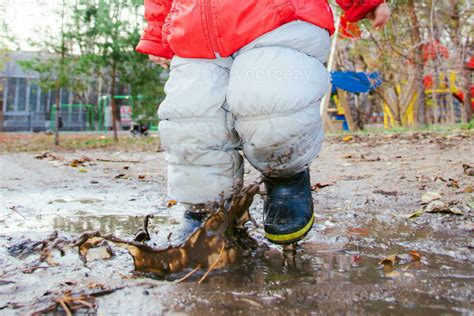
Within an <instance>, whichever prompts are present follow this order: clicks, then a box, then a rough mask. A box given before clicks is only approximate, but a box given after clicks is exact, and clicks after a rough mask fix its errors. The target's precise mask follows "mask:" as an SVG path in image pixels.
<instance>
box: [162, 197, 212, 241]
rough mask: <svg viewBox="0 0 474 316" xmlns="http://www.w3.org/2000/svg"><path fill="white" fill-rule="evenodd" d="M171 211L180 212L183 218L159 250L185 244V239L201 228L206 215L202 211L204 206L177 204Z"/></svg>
mask: <svg viewBox="0 0 474 316" xmlns="http://www.w3.org/2000/svg"><path fill="white" fill-rule="evenodd" d="M172 211H173V212H174V211H176V212H182V213H183V217H182V218H181V220H180V224H179V225H178V226H177V227H176V229H174V230H173V231H172V232H171V234H170V236H169V237H168V240H167V241H165V242H163V243H162V245H160V247H159V248H166V247H168V246H170V245H172V246H176V245H180V244H182V243H183V242H185V241H186V239H188V237H189V236H191V234H192V233H193V232H194V231H195V230H196V229H197V228H199V226H201V224H202V223H203V222H204V220H205V219H206V217H207V215H208V213H207V212H206V211H205V209H204V204H202V205H201V204H199V205H192V204H185V203H178V204H177V205H175V206H173V210H172Z"/></svg>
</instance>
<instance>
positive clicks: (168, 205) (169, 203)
mask: <svg viewBox="0 0 474 316" xmlns="http://www.w3.org/2000/svg"><path fill="white" fill-rule="evenodd" d="M177 203H178V202H177V201H176V200H169V201H168V204H167V205H166V207H168V208H170V207H173V206H174V205H176V204H177Z"/></svg>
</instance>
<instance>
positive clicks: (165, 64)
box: [148, 55, 170, 69]
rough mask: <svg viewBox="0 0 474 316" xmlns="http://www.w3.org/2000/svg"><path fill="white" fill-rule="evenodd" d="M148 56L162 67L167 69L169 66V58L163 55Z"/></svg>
mask: <svg viewBox="0 0 474 316" xmlns="http://www.w3.org/2000/svg"><path fill="white" fill-rule="evenodd" d="M148 58H149V59H150V60H151V61H152V62H154V63H155V64H157V65H160V66H161V67H163V68H164V69H168V68H169V67H170V60H169V59H166V58H164V57H158V56H153V55H148Z"/></svg>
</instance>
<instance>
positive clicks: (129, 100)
mask: <svg viewBox="0 0 474 316" xmlns="http://www.w3.org/2000/svg"><path fill="white" fill-rule="evenodd" d="M110 99H111V98H110V96H102V97H100V98H99V106H98V113H99V115H98V125H99V130H100V131H103V132H106V131H107V130H109V129H111V128H112V105H111V102H110ZM114 99H115V102H116V105H117V107H119V108H120V123H121V125H122V128H123V129H130V128H131V127H132V125H133V124H134V118H135V114H136V113H134V110H135V109H136V107H137V106H138V104H139V103H140V102H141V101H142V100H143V96H141V95H138V96H136V97H134V96H131V95H114ZM157 129H158V125H157V122H151V124H150V130H157Z"/></svg>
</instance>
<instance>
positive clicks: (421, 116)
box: [402, 0, 426, 126]
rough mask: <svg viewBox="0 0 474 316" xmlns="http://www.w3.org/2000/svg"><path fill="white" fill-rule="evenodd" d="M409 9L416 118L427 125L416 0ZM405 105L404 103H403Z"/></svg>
mask: <svg viewBox="0 0 474 316" xmlns="http://www.w3.org/2000/svg"><path fill="white" fill-rule="evenodd" d="M407 5H408V10H409V14H410V18H411V23H412V24H413V33H412V38H413V42H414V44H415V45H417V47H416V49H414V50H413V61H414V63H415V82H416V85H417V86H416V94H417V107H416V108H417V114H416V120H417V122H418V125H421V126H424V125H426V97H425V87H424V85H423V77H424V72H425V71H424V65H423V45H422V38H421V32H420V24H419V21H418V17H417V15H416V10H415V2H414V0H408V3H407ZM402 106H403V105H402Z"/></svg>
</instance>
